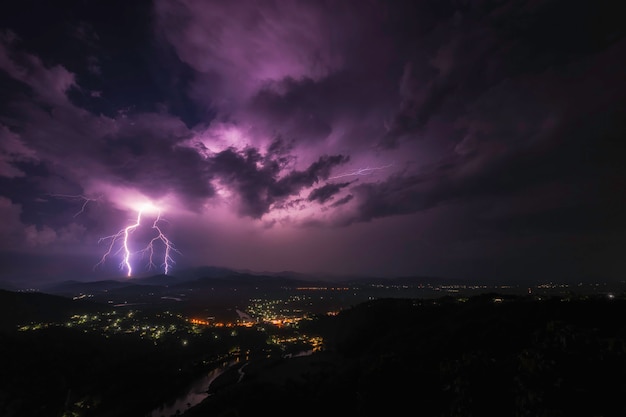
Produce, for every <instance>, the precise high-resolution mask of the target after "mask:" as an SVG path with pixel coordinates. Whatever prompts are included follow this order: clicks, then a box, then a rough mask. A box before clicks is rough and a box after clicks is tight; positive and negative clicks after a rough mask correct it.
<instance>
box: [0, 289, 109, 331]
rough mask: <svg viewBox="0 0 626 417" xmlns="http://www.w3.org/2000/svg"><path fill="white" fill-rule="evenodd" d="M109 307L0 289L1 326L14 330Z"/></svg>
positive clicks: (85, 301)
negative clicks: (18, 326) (24, 325)
mask: <svg viewBox="0 0 626 417" xmlns="http://www.w3.org/2000/svg"><path fill="white" fill-rule="evenodd" d="M108 308H109V307H107V306H105V305H101V304H97V303H92V302H90V301H87V300H72V299H71V298H66V297H62V296H58V295H51V294H43V293H24V292H14V291H6V290H0V328H1V329H11V330H12V329H15V326H17V325H19V324H25V323H29V322H31V321H34V322H53V321H59V320H64V319H66V318H67V317H70V316H72V315H73V314H84V313H91V312H97V311H103V310H104V309H108Z"/></svg>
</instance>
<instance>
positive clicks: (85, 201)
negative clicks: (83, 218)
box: [48, 194, 99, 217]
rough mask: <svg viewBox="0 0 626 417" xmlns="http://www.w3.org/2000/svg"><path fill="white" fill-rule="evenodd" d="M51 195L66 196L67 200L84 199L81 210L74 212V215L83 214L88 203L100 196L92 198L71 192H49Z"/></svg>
mask: <svg viewBox="0 0 626 417" xmlns="http://www.w3.org/2000/svg"><path fill="white" fill-rule="evenodd" d="M48 195H49V196H51V197H56V198H64V199H67V200H82V201H83V204H82V206H81V208H80V210H79V211H77V212H76V213H74V216H73V217H78V216H80V215H81V214H83V213H84V212H85V209H86V208H87V204H89V203H90V202H92V201H98V199H99V198H90V197H87V196H85V195H82V194H79V195H69V194H48Z"/></svg>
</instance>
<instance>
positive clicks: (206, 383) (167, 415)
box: [149, 360, 239, 417]
mask: <svg viewBox="0 0 626 417" xmlns="http://www.w3.org/2000/svg"><path fill="white" fill-rule="evenodd" d="M237 363H239V361H237V360H233V361H231V362H226V363H224V364H223V365H222V366H220V367H218V368H215V369H213V370H212V371H211V372H209V373H208V374H206V375H205V376H203V377H201V378H199V379H197V380H196V381H194V383H193V384H192V385H190V386H189V389H188V391H187V392H186V393H185V394H183V395H181V396H180V397H178V398H176V399H175V400H173V401H168V402H167V403H165V404H163V405H161V406H160V407H159V408H156V409H154V410H153V411H152V413H150V414H149V416H150V417H171V416H175V415H176V411H178V412H179V413H180V414H182V413H184V412H185V411H187V410H188V409H189V408H191V407H193V406H194V405H197V404H199V403H200V402H201V401H202V400H204V399H205V398H206V397H208V396H209V394H208V390H209V387H210V386H211V383H212V382H213V381H215V379H216V378H217V377H218V376H220V375H221V374H223V373H224V372H226V371H227V370H228V368H230V367H231V366H233V365H235V364H237Z"/></svg>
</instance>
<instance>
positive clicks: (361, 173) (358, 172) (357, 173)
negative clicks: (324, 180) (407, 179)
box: [328, 164, 393, 180]
mask: <svg viewBox="0 0 626 417" xmlns="http://www.w3.org/2000/svg"><path fill="white" fill-rule="evenodd" d="M391 166H393V164H389V165H385V166H380V167H373V168H370V167H367V168H358V169H355V170H354V171H348V172H344V173H343V174H339V175H335V176H334V177H329V178H328V179H329V180H333V179H336V178H343V177H353V176H365V175H370V174H372V172H373V171H378V170H381V169H387V168H389V167H391Z"/></svg>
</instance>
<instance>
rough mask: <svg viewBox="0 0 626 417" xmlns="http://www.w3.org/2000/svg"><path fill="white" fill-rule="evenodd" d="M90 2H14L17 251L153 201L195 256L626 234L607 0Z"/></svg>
mask: <svg viewBox="0 0 626 417" xmlns="http://www.w3.org/2000/svg"><path fill="white" fill-rule="evenodd" d="M71 4H72V5H73V6H72V7H65V6H63V5H57V4H55V5H53V6H52V5H48V4H47V3H46V4H45V5H43V4H42V5H41V8H39V6H38V5H37V4H36V2H34V1H30V0H28V1H26V2H24V3H22V2H14V3H13V4H12V5H11V7H10V8H9V7H7V8H6V11H5V13H3V14H2V15H1V16H0V34H1V35H0V89H1V90H2V94H1V95H0V186H1V191H0V210H2V213H3V214H4V215H5V217H6V219H7V221H6V222H5V223H4V224H3V225H2V226H0V234H1V235H2V237H6V236H8V237H9V238H10V239H12V241H15V242H19V244H17V245H18V246H19V247H21V248H29V249H28V250H35V249H37V248H44V247H54V245H55V244H57V243H58V244H61V243H68V242H84V241H86V240H85V239H87V238H90V239H92V240H93V237H94V236H95V234H96V233H100V232H101V231H102V230H107V231H108V230H109V229H108V228H109V227H113V228H117V227H119V223H118V222H120V221H124V220H125V219H126V218H127V217H128V212H129V210H136V208H133V207H132V206H131V205H130V202H135V203H136V201H135V200H137V199H140V200H141V199H143V200H144V201H145V200H146V198H149V199H150V200H154V201H159V199H162V201H163V202H164V203H165V202H167V203H169V204H170V206H169V207H168V210H170V211H169V212H168V215H169V216H171V218H172V219H173V223H172V225H174V224H176V225H180V224H181V223H177V222H176V221H175V220H176V217H177V216H179V219H185V221H187V225H189V224H191V223H193V224H194V229H193V230H192V231H190V230H189V229H186V230H184V231H181V232H180V236H182V238H183V239H182V240H183V241H184V240H185V239H188V241H187V242H185V243H186V244H187V245H188V246H187V247H188V248H193V250H195V251H196V252H197V254H198V255H197V258H196V259H194V261H197V262H212V261H216V260H219V261H221V259H223V257H224V256H226V257H228V256H230V255H229V253H231V252H232V253H235V252H236V253H237V255H236V256H234V255H233V256H232V259H235V258H237V259H236V260H234V261H233V262H234V263H239V262H242V263H245V262H248V264H247V265H246V266H250V267H252V265H259V264H260V263H263V262H267V263H263V265H264V267H266V266H267V267H268V268H270V269H271V268H277V269H283V268H284V267H285V266H284V265H279V264H280V263H281V262H286V261H289V262H291V261H292V260H293V259H300V261H299V262H308V263H309V264H308V265H311V268H317V265H318V264H319V265H325V266H324V268H327V269H333V268H335V267H337V268H344V269H349V268H354V270H359V271H366V272H367V273H369V272H370V271H369V269H368V268H369V267H370V266H371V267H376V268H378V270H385V268H387V267H388V266H389V265H393V266H394V268H397V269H398V270H403V271H407V272H411V271H414V270H416V268H418V266H420V265H418V263H419V262H426V263H432V264H433V265H434V264H436V263H437V262H439V265H445V268H448V265H450V266H449V269H446V271H453V270H454V265H459V264H456V263H454V262H453V261H459V259H460V258H462V259H461V261H462V262H461V264H462V265H463V266H467V265H470V264H471V263H472V261H473V260H476V265H483V266H484V264H486V263H487V261H484V260H483V261H480V259H482V258H480V257H481V256H483V257H486V256H488V255H497V254H505V253H508V254H509V255H507V256H509V258H506V259H519V257H518V255H515V256H512V255H511V254H512V253H514V252H515V251H516V250H517V249H520V248H523V249H525V250H527V251H528V252H525V255H526V254H529V256H530V255H532V254H535V255H537V254H538V255H537V259H543V258H541V254H539V251H541V250H543V249H545V248H548V247H550V248H555V249H554V250H555V251H563V252H562V253H558V254H556V253H555V258H558V259H562V260H566V259H569V258H571V256H570V255H571V253H570V254H569V255H568V253H567V251H568V250H571V249H572V247H573V246H572V245H569V246H568V245H562V249H559V248H560V247H561V246H559V244H558V242H559V239H570V238H572V239H573V240H575V241H576V242H586V243H581V246H580V247H581V248H582V249H584V248H587V246H585V245H591V244H592V243H593V242H596V243H597V242H609V241H611V239H613V236H614V235H610V233H617V232H616V231H615V230H617V231H618V232H619V231H620V230H622V229H621V228H622V226H623V222H611V221H608V220H603V219H608V218H609V217H615V216H617V215H618V214H619V210H618V209H617V207H621V206H623V205H625V204H626V202H625V201H624V197H622V196H623V195H624V193H623V192H622V191H623V190H622V188H623V184H624V180H623V178H624V177H626V172H625V168H624V167H625V165H624V164H623V163H622V162H623V161H621V153H620V152H619V144H620V141H621V138H623V137H624V135H625V134H626V127H625V125H624V120H626V117H624V115H625V114H626V99H625V97H626V84H625V82H624V73H625V71H626V66H625V64H624V62H625V61H624V56H626V40H625V39H624V25H623V24H622V19H621V16H622V15H621V14H620V13H619V12H618V8H617V7H616V6H615V5H612V4H611V3H610V2H603V1H601V2H587V1H565V0H550V1H532V0H528V1H500V2H489V1H460V2H459V1H446V0H443V1H435V0H432V1H431V0H419V1H408V0H407V1H403V0H399V1H383V0H380V1H378V0H374V1H367V2H366V1H360V0H354V1H352V0H348V1H341V2H336V1H326V0H322V1H307V0H284V1H283V0H260V1H255V0H240V1H236V2H223V1H205V0H175V1H170V0H155V1H153V2H150V1H139V2H123V1H119V0H113V2H106V3H102V4H95V3H94V4H91V3H89V5H87V3H85V2H80V1H77V2H73V3H71ZM74 6H76V7H74ZM35 8H36V9H37V10H40V11H41V12H40V13H37V14H33V13H32V10H33V9H35ZM13 9H15V10H17V12H15V11H14V10H13ZM70 9H71V10H70ZM42 33H44V34H46V36H42V35H41V34H42ZM339 178H341V179H339ZM357 180H358V181H357ZM336 181H344V182H336ZM54 195H56V196H66V197H63V198H59V197H56V198H55V197H53V196H54ZM68 196H69V197H68ZM71 196H74V197H71ZM97 196H103V197H102V199H99V197H98V204H92V203H94V202H95V200H96V197H97ZM140 197H141V198H140ZM83 198H87V199H88V200H84V199H83ZM92 198H93V200H91V199H92ZM168 198H169V200H168ZM85 201H89V204H88V206H87V208H88V210H86V211H85V213H83V215H81V216H78V217H76V218H75V217H73V215H74V214H75V213H76V212H77V211H78V210H79V209H80V207H81V204H83V203H84V202H85ZM111 207H113V208H111ZM605 214H606V216H604V215H605ZM68 218H69V219H70V220H69V222H68V221H67V219H68ZM192 218H193V221H192V220H191V219H192ZM407 224H411V225H414V226H415V227H407V226H406V225H407ZM94 225H96V226H98V227H100V229H99V230H98V232H94V231H93V228H92V227H93V226H94ZM337 225H342V226H347V227H334V226H337ZM389 225H393V226H394V227H395V228H396V229H394V230H395V231H394V233H390V232H388V230H391V229H387V227H388V226H389ZM611 225H614V226H615V230H614V231H613V232H611ZM298 226H308V227H307V228H299V227H298ZM417 226H419V229H420V237H419V239H422V236H421V234H422V233H423V234H425V235H427V236H424V237H423V239H424V240H423V241H424V242H428V244H426V243H423V242H422V240H419V239H418V238H417V237H416V233H415V231H416V229H418V227H417ZM269 229H272V230H271V231H269ZM305 229H306V231H305ZM114 230H115V229H114ZM244 230H245V233H248V231H249V230H256V231H258V234H256V235H255V237H254V238H250V240H249V241H248V240H247V241H246V243H247V244H248V246H249V247H248V249H247V250H240V246H241V241H239V240H238V239H240V237H241V236H243V233H244V232H243V231H244ZM368 233H372V236H371V238H370V237H368V238H364V237H365V236H366V234H368ZM188 235H193V236H195V237H193V238H188ZM279 235H280V236H281V239H287V240H288V239H294V240H293V241H294V242H295V241H298V242H301V243H302V247H306V248H307V250H302V253H301V254H300V255H301V256H286V255H284V253H286V252H285V251H284V250H283V249H284V247H281V246H280V245H279V243H276V244H275V245H274V246H272V244H273V243H275V242H274V241H272V239H274V238H275V237H277V236H279ZM392 235H394V236H393V237H390V236H392ZM246 236H250V234H246ZM380 236H387V237H388V238H389V239H393V241H394V242H395V244H397V246H396V247H395V251H393V252H392V249H393V248H391V245H389V244H388V241H385V240H384V239H379V237H380ZM517 236H524V237H528V240H527V241H524V242H521V243H520V242H518V241H516V240H515V239H516V237H517ZM322 237H325V238H326V237H332V239H333V241H337V242H339V241H342V242H344V243H345V244H344V245H341V244H340V243H337V247H332V246H333V245H328V247H327V248H326V249H327V252H328V253H327V254H326V255H321V254H317V253H316V252H320V253H321V252H323V251H318V250H311V248H313V247H314V246H315V245H318V246H319V247H321V246H324V245H323V244H322V245H320V242H321V239H322ZM81 239H82V240H81ZM255 239H256V240H255ZM316 239H317V240H316ZM594 239H595V240H594ZM278 240H279V239H277V240H276V241H278ZM287 240H282V241H280V244H282V245H284V242H285V241H287ZM522 240H523V239H522ZM4 241H6V240H4ZM357 241H358V242H359V245H354V244H353V243H354V242H357ZM433 241H434V242H435V244H433V245H431V243H432V242H433ZM542 241H546V242H550V244H549V245H547V246H540V245H537V246H536V248H535V247H534V245H532V244H528V245H526V244H527V243H528V242H542ZM622 241H623V240H622ZM207 242H208V243H207ZM216 242H220V243H219V245H218V244H217V243H216ZM222 242H229V243H228V244H224V246H221V245H222ZM437 242H439V243H437ZM525 242H526V243H525ZM568 242H570V240H568ZM589 242H592V243H589ZM185 243H183V244H185ZM361 243H363V245H361ZM211 245H213V246H211ZM228 245H230V246H228ZM340 245H341V246H340ZM437 245H439V246H437ZM218 246H219V248H218ZM255 246H256V247H255ZM296 246H297V245H294V249H293V252H290V255H297V252H298V250H300V249H296V248H295V247H296ZM362 246H367V247H368V248H369V250H370V252H369V253H376V256H372V257H364V256H363V255H362V253H361V250H362V248H361V247H362ZM448 246H454V247H455V248H456V249H457V250H458V252H457V253H456V254H457V255H458V256H459V257H460V258H454V256H457V255H452V254H451V253H452V251H451V252H448V251H447V247H448ZM434 247H436V248H435V249H433V248H434ZM196 248H201V249H196ZM204 248H210V249H206V251H205V249H204ZM259 248H263V249H264V250H265V252H263V254H259V253H260V252H259ZM270 248H271V249H270ZM443 248H446V249H445V250H444V249H443ZM601 248H604V246H601ZM582 249H581V250H582ZM218 250H221V252H219V255H214V254H215V253H218V252H217V251H218ZM594 250H595V251H596V252H597V253H599V252H601V250H600V249H598V248H596V249H594ZM507 251H508V252H507ZM396 252H402V253H403V254H404V255H398V257H396V255H395V254H396ZM207 253H208V255H207ZM314 253H315V255H313V254H314ZM415 253H427V254H428V256H425V257H423V259H422V260H417V259H418V257H416V256H414V255H415ZM611 253H613V252H611ZM339 254H340V255H339ZM407 254H408V255H407ZM206 256H214V257H215V258H211V260H207V258H206ZM285 256H286V257H285ZM324 256H326V258H324ZM350 257H351V259H352V261H351V262H346V263H345V264H344V262H343V261H344V259H346V258H350ZM463 257H465V258H463ZM269 258H271V259H272V261H266V260H265V259H269ZM364 258H367V259H364ZM324 259H325V260H326V261H328V262H327V263H324ZM502 259H505V258H502ZM449 261H450V262H449ZM293 262H295V261H293ZM368 262H369V263H368ZM463 262H465V263H463ZM481 262H483V263H482V264H481ZM504 263H506V262H504V261H503V264H504ZM540 264H541V262H539V261H538V262H537V265H540ZM346 265H356V266H354V267H349V266H346ZM290 267H294V268H296V269H297V267H298V265H295V264H294V265H292V264H290ZM420 267H421V266H420ZM445 268H444V269H445ZM457 270H458V269H457ZM553 270H555V269H554V268H553Z"/></svg>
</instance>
